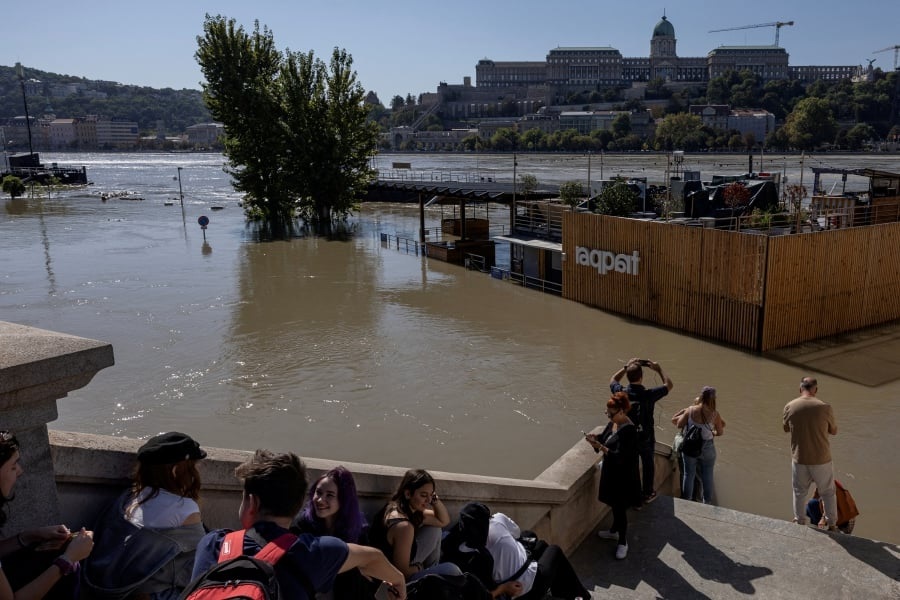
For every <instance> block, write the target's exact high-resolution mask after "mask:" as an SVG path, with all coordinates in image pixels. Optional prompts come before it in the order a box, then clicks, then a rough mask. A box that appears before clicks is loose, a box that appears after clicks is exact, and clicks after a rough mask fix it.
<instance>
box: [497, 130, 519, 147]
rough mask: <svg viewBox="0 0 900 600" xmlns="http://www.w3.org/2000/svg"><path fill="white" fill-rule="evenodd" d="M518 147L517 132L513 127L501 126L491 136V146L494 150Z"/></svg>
mask: <svg viewBox="0 0 900 600" xmlns="http://www.w3.org/2000/svg"><path fill="white" fill-rule="evenodd" d="M518 147H519V134H518V132H516V131H515V130H514V129H510V128H508V127H501V128H500V129H498V130H497V131H495V132H494V135H492V136H491V148H493V149H494V150H500V151H507V150H515V149H517V148H518Z"/></svg>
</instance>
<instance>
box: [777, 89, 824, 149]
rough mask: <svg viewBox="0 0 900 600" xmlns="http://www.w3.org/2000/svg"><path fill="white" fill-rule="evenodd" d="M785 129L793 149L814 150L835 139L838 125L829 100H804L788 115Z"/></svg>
mask: <svg viewBox="0 0 900 600" xmlns="http://www.w3.org/2000/svg"><path fill="white" fill-rule="evenodd" d="M784 129H785V134H786V135H787V140H788V142H789V143H790V145H791V146H792V147H794V148H799V149H800V150H812V149H814V148H816V147H818V146H820V145H821V144H823V143H825V142H829V143H830V142H832V141H833V140H834V139H835V134H836V133H837V123H836V122H835V120H834V115H833V113H832V112H831V107H830V106H829V103H828V101H827V100H824V99H821V98H804V99H803V100H801V101H800V102H798V103H797V106H795V107H794V110H793V111H791V114H789V115H788V117H787V119H786V120H785V123H784Z"/></svg>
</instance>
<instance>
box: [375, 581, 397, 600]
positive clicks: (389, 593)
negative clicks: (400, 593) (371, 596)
mask: <svg viewBox="0 0 900 600" xmlns="http://www.w3.org/2000/svg"><path fill="white" fill-rule="evenodd" d="M396 597H397V593H396V592H395V591H394V588H393V587H392V586H391V584H389V583H388V582H387V581H382V582H381V585H379V586H378V590H377V591H376V592H375V600H394V599H395V598H396Z"/></svg>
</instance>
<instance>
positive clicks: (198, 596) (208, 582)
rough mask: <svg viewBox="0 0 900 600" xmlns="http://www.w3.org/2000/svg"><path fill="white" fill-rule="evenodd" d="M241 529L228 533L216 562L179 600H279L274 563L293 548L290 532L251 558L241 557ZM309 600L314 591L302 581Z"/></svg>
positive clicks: (242, 544)
mask: <svg viewBox="0 0 900 600" xmlns="http://www.w3.org/2000/svg"><path fill="white" fill-rule="evenodd" d="M245 533H246V530H245V529H241V530H240V531H232V532H231V533H228V534H226V535H225V539H224V540H222V548H221V549H220V550H219V562H218V564H216V565H213V566H212V567H211V568H210V569H209V570H208V571H207V572H206V573H204V574H203V575H202V576H200V577H198V578H197V579H196V580H194V581H193V582H192V583H191V585H189V586H188V587H187V588H186V589H185V590H184V592H182V594H181V596H180V600H276V599H278V598H280V597H281V596H280V595H279V590H278V578H277V577H276V576H275V563H277V562H278V560H279V559H280V558H281V557H282V556H284V553H285V552H287V551H288V549H289V548H290V547H291V546H293V545H294V542H295V541H297V536H296V535H294V534H292V533H285V534H284V535H282V536H280V537H278V538H276V539H274V540H272V541H271V542H269V543H268V544H266V545H265V546H264V547H263V548H262V550H260V551H259V552H257V553H256V555H254V556H247V555H245V554H244V534H245ZM304 587H306V588H307V595H309V598H310V600H312V599H313V598H315V592H314V591H312V592H311V590H310V588H311V586H310V585H309V582H308V581H304Z"/></svg>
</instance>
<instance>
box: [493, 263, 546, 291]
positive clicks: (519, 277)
mask: <svg viewBox="0 0 900 600" xmlns="http://www.w3.org/2000/svg"><path fill="white" fill-rule="evenodd" d="M491 277H493V278H494V279H505V280H507V281H509V282H510V283H517V284H519V285H521V286H522V287H525V288H528V289H532V290H538V291H541V292H544V293H545V294H555V295H557V296H562V284H561V283H556V282H554V281H548V280H546V279H540V278H538V277H530V276H528V275H525V274H524V273H516V272H515V271H510V270H509V269H501V268H500V267H491Z"/></svg>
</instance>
